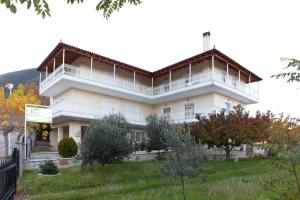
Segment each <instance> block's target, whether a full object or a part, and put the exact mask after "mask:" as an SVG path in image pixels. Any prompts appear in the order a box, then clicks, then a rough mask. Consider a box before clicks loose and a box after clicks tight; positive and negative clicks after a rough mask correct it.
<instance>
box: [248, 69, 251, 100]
mask: <svg viewBox="0 0 300 200" xmlns="http://www.w3.org/2000/svg"><path fill="white" fill-rule="evenodd" d="M250 83H251V74H250V75H249V83H248V84H249V95H250V93H251V88H250Z"/></svg>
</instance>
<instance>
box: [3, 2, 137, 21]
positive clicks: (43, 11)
mask: <svg viewBox="0 0 300 200" xmlns="http://www.w3.org/2000/svg"><path fill="white" fill-rule="evenodd" d="M66 1H67V3H68V4H74V3H78V4H79V3H83V2H84V1H85V0H66ZM126 3H128V4H131V5H138V4H141V3H142V1H141V0H101V1H100V2H99V3H98V4H97V6H96V10H97V11H102V12H103V17H104V18H106V19H108V18H109V17H110V16H111V15H112V13H113V12H115V11H119V10H120V9H121V8H122V7H123V6H124V5H125V4H126ZM0 4H3V5H4V6H5V7H6V8H7V9H9V10H10V12H11V13H17V4H26V8H27V9H31V7H32V5H33V8H34V10H35V12H36V14H37V15H42V17H43V18H45V17H46V16H49V17H50V16H51V14H50V7H49V4H48V2H47V0H0Z"/></svg>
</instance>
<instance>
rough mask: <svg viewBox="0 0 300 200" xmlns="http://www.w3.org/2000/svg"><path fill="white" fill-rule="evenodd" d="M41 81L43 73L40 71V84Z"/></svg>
mask: <svg viewBox="0 0 300 200" xmlns="http://www.w3.org/2000/svg"><path fill="white" fill-rule="evenodd" d="M41 82H42V73H41V72H40V85H41Z"/></svg>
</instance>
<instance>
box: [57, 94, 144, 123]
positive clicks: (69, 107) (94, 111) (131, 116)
mask: <svg viewBox="0 0 300 200" xmlns="http://www.w3.org/2000/svg"><path fill="white" fill-rule="evenodd" d="M52 112H53V117H57V116H60V115H67V116H72V117H78V118H84V119H85V118H87V119H100V118H102V117H104V116H106V115H109V114H112V113H121V111H120V110H118V111H115V112H112V111H111V110H108V109H107V108H105V107H103V106H102V105H93V106H92V105H88V104H84V103H76V102H72V101H65V100H61V101H59V102H56V103H55V104H53V106H52ZM122 114H123V115H124V117H125V118H126V120H127V121H129V122H130V123H133V124H142V125H143V124H145V123H146V120H145V116H143V115H140V114H136V113H125V114H124V113H122Z"/></svg>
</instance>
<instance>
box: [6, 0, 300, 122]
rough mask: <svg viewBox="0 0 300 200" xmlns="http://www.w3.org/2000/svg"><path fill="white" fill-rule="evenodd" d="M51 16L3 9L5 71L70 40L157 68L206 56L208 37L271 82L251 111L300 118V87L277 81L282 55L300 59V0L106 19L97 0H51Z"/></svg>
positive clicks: (168, 0) (135, 9)
mask: <svg viewBox="0 0 300 200" xmlns="http://www.w3.org/2000/svg"><path fill="white" fill-rule="evenodd" d="M48 1H49V5H50V9H51V15H52V16H51V17H47V18H46V19H42V18H41V16H37V15H36V14H35V13H34V10H33V9H32V10H27V9H25V7H24V6H21V7H18V13H17V14H11V13H10V12H9V11H8V10H6V9H5V8H4V6H3V5H0V21H1V28H0V55H1V57H0V58H1V59H0V74H3V73H7V72H11V71H15V70H21V69H27V68H36V67H37V66H38V65H39V64H40V63H41V62H42V61H43V60H44V59H45V57H46V56H47V55H48V54H49V53H50V51H51V50H52V49H53V48H54V47H55V46H56V45H57V44H58V42H59V41H60V40H62V41H63V42H65V43H68V44H71V45H74V46H77V47H80V48H83V49H86V50H89V51H93V52H95V53H98V54H101V55H103V56H107V57H111V58H113V59H116V60H120V61H122V62H125V63H128V64H131V65H134V66H137V67H140V68H144V69H146V70H149V71H154V70H157V69H160V68H162V67H165V66H167V65H170V64H172V63H175V62H178V61H180V60H183V59H185V58H187V57H191V56H193V55H196V54H199V53H201V52H202V34H203V33H204V32H206V31H210V32H211V46H213V45H215V47H216V48H217V49H218V50H220V51H222V52H223V53H225V54H226V55H228V56H229V57H231V58H233V59H234V60H236V61H237V62H239V63H240V64H242V65H243V66H245V67H246V68H247V69H249V70H250V71H252V72H254V73H255V74H257V75H259V76H260V77H262V78H263V81H262V82H261V83H260V91H259V94H260V99H259V103H258V104H255V105H249V106H247V109H249V110H250V111H251V112H252V113H254V112H255V111H256V110H261V111H266V110H271V111H273V112H274V113H281V112H284V113H287V114H291V115H292V116H295V117H297V116H299V117H300V106H299V105H300V104H299V102H300V83H292V84H291V83H286V82H285V81H283V80H274V79H271V78H270V75H272V74H276V73H277V72H281V71H282V68H283V67H284V66H285V64H284V63H281V62H280V58H281V57H292V58H297V59H300V45H299V44H300V37H299V36H300V28H299V15H300V14H299V10H298V8H299V6H300V2H299V1H297V0H295V1H292V0H284V1H283V0H282V1H279V0H264V1H261V0H260V1H259V0H251V1H250V0H249V1H248V0H244V1H240V0H226V1H224V0H209V1H203V0H185V1H184V3H183V1H182V0H163V1H162V0H143V3H142V4H141V5H139V6H130V5H126V6H125V7H124V8H122V9H121V10H120V12H117V13H114V14H113V16H112V17H111V18H110V19H108V20H106V19H104V18H103V16H102V13H100V12H97V11H96V10H95V7H96V4H97V1H94V0H93V1H92V0H90V1H86V2H85V3H83V4H80V5H68V4H66V1H63V0H55V1H54V0H48Z"/></svg>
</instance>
